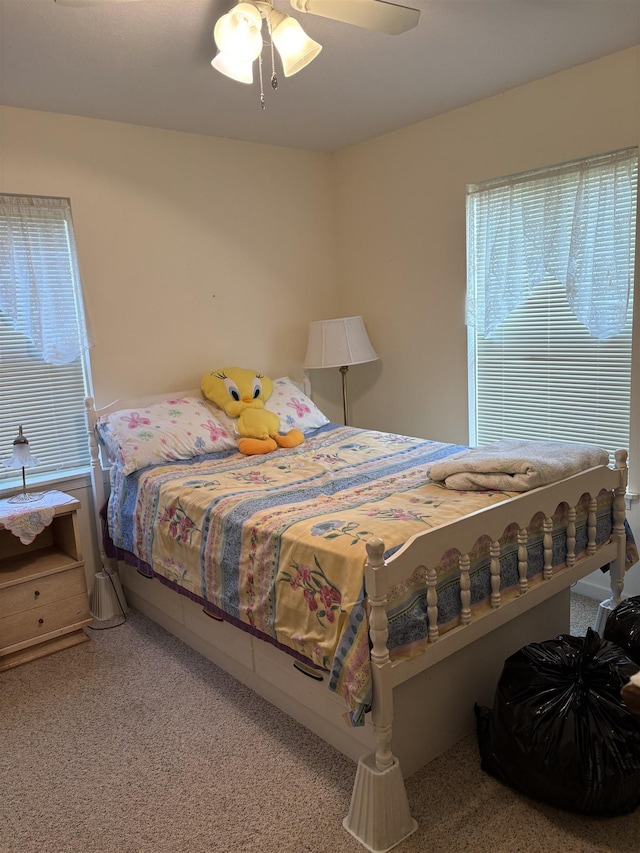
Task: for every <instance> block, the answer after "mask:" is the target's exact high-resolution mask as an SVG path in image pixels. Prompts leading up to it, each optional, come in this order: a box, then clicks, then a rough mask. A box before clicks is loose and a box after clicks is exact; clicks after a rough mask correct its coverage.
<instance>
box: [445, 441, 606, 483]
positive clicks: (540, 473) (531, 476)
mask: <svg viewBox="0 0 640 853" xmlns="http://www.w3.org/2000/svg"><path fill="white" fill-rule="evenodd" d="M608 464H609V454H608V453H607V451H606V450H602V448H600V447H594V446H593V445H590V444H571V443H569V442H562V441H521V440H519V439H505V440H504V441H496V442H495V443H493V444H487V445H485V446H484V447H474V448H471V449H470V450H465V451H463V452H462V453H456V454H454V455H453V456H448V457H447V458H446V459H442V460H441V461H439V462H434V464H433V465H431V466H430V468H429V477H430V478H431V479H432V480H437V481H442V482H444V485H445V486H446V487H447V488H448V489H458V490H460V491H490V490H492V489H495V490H497V491H507V492H526V491H528V490H529V489H536V488H537V487H538V486H544V485H546V484H547V483H555V482H556V481H557V480H562V479H564V477H570V476H571V475H572V474H577V473H578V472H579V471H585V470H586V469H587V468H594V467H595V466H596V465H608Z"/></svg>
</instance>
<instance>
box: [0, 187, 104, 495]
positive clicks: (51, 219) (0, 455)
mask: <svg viewBox="0 0 640 853" xmlns="http://www.w3.org/2000/svg"><path fill="white" fill-rule="evenodd" d="M72 228H73V226H72V221H71V210H70V206H69V203H68V201H67V200H66V199H37V198H34V197H20V196H19V197H15V196H0V295H1V296H2V299H1V300H0V462H1V461H2V460H4V459H8V458H10V457H11V454H12V445H13V440H14V438H15V437H16V435H17V434H18V428H19V427H20V426H22V427H23V430H24V434H25V435H26V437H27V439H28V440H29V446H30V449H31V452H32V454H33V455H34V456H35V457H36V458H37V460H38V462H39V465H38V466H37V467H35V468H31V469H29V471H28V472H27V480H28V482H29V481H31V482H33V481H37V480H38V479H46V475H53V474H60V475H69V474H73V473H77V472H79V471H88V470H89V466H90V453H89V446H88V439H87V432H86V423H85V405H84V399H85V397H86V395H87V383H86V380H85V374H86V368H85V364H84V357H83V352H84V347H85V346H86V341H85V340H83V338H84V336H85V335H86V332H85V330H84V318H83V316H82V310H81V303H82V300H81V293H80V282H79V277H78V274H77V262H76V257H75V243H74V240H73V231H72ZM34 330H35V331H34ZM70 330H71V331H70ZM74 336H75V341H74V340H73V338H74ZM34 338H35V340H34ZM74 347H75V350H76V352H77V353H79V354H77V355H73V348H74ZM45 352H46V353H47V359H48V360H47V361H45V355H44V354H43V353H45ZM61 358H62V359H64V360H65V361H66V363H62V364H60V363H57V364H56V363H50V360H51V359H53V360H54V361H60V360H61ZM68 359H72V360H68ZM20 478H21V472H17V471H15V470H12V469H8V468H6V467H5V466H3V465H0V485H5V486H9V485H13V480H14V479H20Z"/></svg>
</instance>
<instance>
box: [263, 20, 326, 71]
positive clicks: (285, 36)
mask: <svg viewBox="0 0 640 853" xmlns="http://www.w3.org/2000/svg"><path fill="white" fill-rule="evenodd" d="M269 22H270V25H271V38H272V40H273V43H274V45H275V46H276V48H277V50H278V53H279V54H280V58H281V59H282V70H283V71H284V76H285V77H291V76H292V75H293V74H297V73H298V71H301V70H302V69H303V68H304V67H305V66H306V65H308V64H309V63H310V62H311V61H312V60H313V59H315V58H316V56H317V55H318V54H319V53H320V51H321V50H322V45H321V44H318V42H317V41H314V40H313V39H312V38H309V36H308V35H307V34H306V33H305V31H304V30H303V29H302V27H301V26H300V24H299V23H298V22H297V21H296V20H294V18H290V17H289V16H288V15H283V14H282V13H281V12H277V11H275V10H274V12H272V13H271V15H270V17H269Z"/></svg>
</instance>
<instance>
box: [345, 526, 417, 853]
mask: <svg viewBox="0 0 640 853" xmlns="http://www.w3.org/2000/svg"><path fill="white" fill-rule="evenodd" d="M383 554H384V543H383V541H382V540H381V539H377V538H374V539H371V540H370V541H369V542H367V555H368V559H367V564H366V566H365V578H366V588H367V598H368V601H369V606H370V611H369V636H370V638H371V644H372V649H371V670H372V681H373V705H372V711H371V716H372V719H373V726H374V734H375V739H376V743H377V749H376V752H375V753H372V754H370V755H366V756H363V757H362V758H361V759H360V760H359V762H358V769H357V772H356V779H355V782H354V785H353V794H352V796H351V805H350V807H349V814H348V815H347V817H346V818H345V819H344V821H343V826H344V828H345V829H346V830H347V832H350V833H351V835H353V836H354V837H355V838H357V839H358V841H360V842H361V843H362V844H364V846H365V847H366V848H367V850H371V851H373V853H383V851H385V850H391V848H392V847H395V846H396V844H399V843H400V842H401V841H403V840H404V839H405V838H407V836H409V835H411V833H412V832H415V830H416V829H417V828H418V824H417V823H416V821H415V820H414V819H413V818H412V817H411V812H410V811H409V801H408V799H407V792H406V789H405V786H404V780H403V778H402V771H401V769H400V763H399V761H398V759H397V758H396V757H395V756H394V754H393V752H392V751H391V735H392V725H393V686H392V683H391V658H390V657H389V649H388V648H387V639H388V635H389V632H388V622H387V609H386V605H387V584H386V578H385V572H384V568H385V564H384V559H383Z"/></svg>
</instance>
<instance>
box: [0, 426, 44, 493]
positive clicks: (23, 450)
mask: <svg viewBox="0 0 640 853" xmlns="http://www.w3.org/2000/svg"><path fill="white" fill-rule="evenodd" d="M2 464H3V465H4V466H5V468H22V492H21V493H20V494H18V495H14V496H13V497H11V498H9V499H8V501H7V503H12V504H21V503H29V501H37V500H40V498H41V497H42V495H43V492H28V491H27V481H26V478H25V474H24V469H25V468H33V467H34V466H35V465H39V464H40V463H39V462H38V460H37V459H36V457H35V456H32V455H31V451H30V450H29V442H28V441H27V438H26V436H25V435H24V433H23V432H22V427H21V426H20V427H19V428H18V435H17V436H16V438H15V439H14V441H13V456H12V457H11V459H5V460H4V461H3V463H2Z"/></svg>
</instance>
